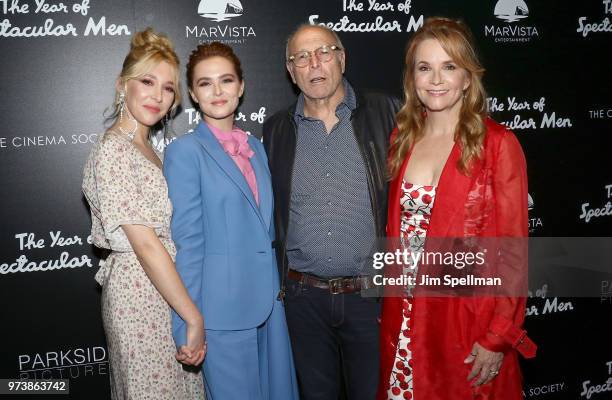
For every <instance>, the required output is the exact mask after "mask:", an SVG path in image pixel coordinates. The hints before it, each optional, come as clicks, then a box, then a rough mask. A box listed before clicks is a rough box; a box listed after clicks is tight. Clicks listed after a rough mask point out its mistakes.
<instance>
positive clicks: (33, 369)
mask: <svg viewBox="0 0 612 400" xmlns="http://www.w3.org/2000/svg"><path fill="white" fill-rule="evenodd" d="M199 3H203V4H202V7H204V8H206V7H209V6H210V4H212V3H214V1H212V0H209V1H207V0H203V1H201V2H199V1H197V0H177V1H172V2H169V1H161V0H133V1H119V0H105V1H101V0H80V1H63V2H61V3H60V2H58V1H53V0H47V1H42V0H38V1H26V0H0V12H2V14H3V15H2V17H0V54H2V57H0V71H1V73H2V80H1V84H0V85H1V86H0V93H1V94H2V101H1V102H0V110H1V111H0V113H1V115H2V125H0V183H1V188H2V189H1V190H2V207H1V208H0V221H1V224H2V229H1V231H0V244H1V249H2V252H1V255H0V300H1V305H2V319H1V321H2V322H1V325H0V326H1V327H0V332H1V337H0V339H1V342H0V343H1V344H0V350H1V357H0V377H2V378H15V377H32V378H33V377H39V378H40V377H42V378H59V377H64V378H66V377H67V378H70V380H71V394H70V397H71V398H75V399H79V398H88V399H97V398H99V399H105V398H108V397H109V395H108V384H107V382H108V373H109V372H108V362H107V361H108V358H107V357H108V355H107V351H106V344H105V341H104V335H103V330H102V326H101V319H100V311H99V309H100V303H99V289H98V288H97V287H96V283H95V282H94V280H93V276H94V274H95V272H96V270H97V268H98V265H99V262H100V261H99V254H98V253H97V252H96V251H95V250H94V249H93V247H92V246H91V244H90V243H89V242H88V235H89V229H90V219H89V215H88V210H87V208H86V206H85V202H84V200H83V197H82V195H81V191H80V187H81V171H82V166H83V164H84V161H85V158H86V156H87V154H88V152H89V150H90V148H91V146H92V144H93V143H94V142H95V140H96V139H97V135H98V134H99V133H101V132H103V130H104V126H103V116H102V113H103V111H104V109H105V108H106V107H107V106H108V105H110V103H111V102H112V100H113V93H114V80H115V78H116V75H117V73H118V72H119V69H120V65H121V62H122V60H123V57H124V56H125V54H126V52H127V50H128V46H129V40H130V36H131V34H133V33H135V32H137V31H138V30H141V29H143V28H144V27H146V26H153V27H154V28H155V29H156V30H160V31H163V32H166V33H167V34H168V35H169V36H170V37H171V38H172V39H173V40H174V42H175V44H176V47H177V53H178V54H179V57H180V58H181V60H186V58H187V56H188V54H189V52H190V51H191V49H192V48H194V47H195V46H196V45H197V44H198V43H200V42H203V41H209V40H221V41H225V42H227V43H229V44H231V45H233V46H234V48H235V50H236V52H237V54H238V55H239V56H240V57H241V59H242V61H243V66H244V71H245V79H246V92H245V96H244V100H243V102H242V105H241V107H240V112H241V113H242V114H240V115H241V119H240V120H239V121H237V123H238V125H240V126H242V127H243V128H244V129H246V130H248V131H250V132H251V133H252V134H254V135H258V136H259V135H261V126H262V122H263V119H264V118H265V117H267V116H269V115H271V114H272V113H274V112H276V111H278V110H279V109H281V108H283V107H285V106H286V105H288V104H289V103H290V102H291V101H293V99H294V96H295V92H294V89H293V88H292V86H291V84H290V81H289V79H288V78H287V74H286V72H285V68H284V39H285V37H286V36H287V34H288V33H290V32H291V31H292V29H293V28H294V27H295V26H296V25H297V24H299V23H302V22H308V21H310V22H314V23H329V24H333V29H334V30H336V31H337V32H338V33H339V35H340V36H341V38H342V40H343V42H344V45H345V47H346V49H347V51H346V52H347V60H348V61H347V73H346V75H347V76H348V78H349V79H350V81H351V82H352V83H353V84H354V85H355V86H357V87H362V88H371V89H377V90H381V91H385V92H388V93H391V94H395V95H397V96H400V95H401V79H402V58H403V52H404V48H405V44H406V41H407V39H408V38H409V37H410V35H411V33H412V32H414V30H415V29H416V28H417V27H418V26H420V25H421V24H422V21H423V19H424V18H427V17H428V16H433V15H445V16H451V17H456V18H462V19H463V20H464V21H465V22H466V23H467V24H468V25H469V26H470V27H471V28H472V30H473V32H474V34H475V37H476V40H477V42H478V46H479V51H480V54H481V58H482V61H483V62H484V64H485V66H486V68H487V72H486V75H485V84H486V87H487V89H488V92H489V96H490V103H489V105H490V106H491V111H492V116H493V118H495V119H496V120H498V121H500V122H505V123H506V124H507V125H508V126H510V127H511V128H512V129H513V130H514V132H515V133H516V134H517V136H518V138H519V140H520V141H521V143H522V145H523V148H524V150H525V153H526V156H527V160H528V173H529V184H530V187H529V192H530V200H531V201H530V231H531V235H532V236H535V237H538V236H610V235H609V232H610V227H611V226H612V219H611V218H610V215H612V210H609V211H605V212H602V213H600V214H601V215H600V216H593V217H591V218H589V219H588V220H587V218H584V217H581V215H582V214H583V210H586V211H588V210H595V209H599V208H602V207H606V203H608V204H609V201H610V198H612V186H609V185H612V170H611V168H610V164H609V153H610V148H611V145H612V138H611V135H610V134H611V133H612V98H611V96H610V94H609V93H608V92H609V90H610V88H611V85H610V61H609V54H610V49H611V48H612V46H611V43H612V40H611V39H612V27H611V25H610V22H609V20H610V19H611V18H612V2H611V1H610V0H603V1H600V0H591V1H582V2H563V1H562V2H559V1H551V0H539V1H535V0H528V2H527V3H525V2H523V1H520V0H519V1H516V0H499V1H497V0H486V1H476V0H471V1H461V2H459V1H443V0H431V1H425V0H414V1H411V0H401V1H400V0H391V1H389V2H387V1H381V0H379V1H374V0H363V1H360V0H354V1H353V0H343V1H340V0H335V1H324V0H311V1H281V0H266V1H252V0H242V6H243V11H242V12H241V13H238V15H236V16H230V17H228V19H225V20H221V21H218V20H219V19H223V18H222V16H221V15H209V16H208V17H204V16H200V15H199V14H198V6H200V4H199ZM517 7H518V8H517ZM503 8H508V9H510V10H523V11H522V12H518V14H520V15H518V16H513V14H515V13H514V12H510V14H511V16H510V17H504V16H503V15H496V14H500V10H501V9H503ZM496 10H497V12H496ZM211 17H216V18H211ZM185 94H186V93H185ZM185 98H186V97H185ZM195 123H196V122H195V112H194V110H193V106H192V105H191V104H190V103H189V102H188V101H187V100H186V101H184V102H183V109H182V110H181V112H180V113H179V115H178V116H177V118H176V119H175V121H174V129H175V131H176V132H177V133H179V134H182V133H183V132H185V131H187V130H189V129H191V128H193V127H194V126H195ZM608 209H610V206H608ZM607 283H608V282H602V289H601V296H597V297H594V296H593V297H591V298H552V297H549V296H546V293H545V290H542V288H543V287H545V285H546V284H547V283H546V282H537V283H536V284H535V285H533V286H532V293H531V298H530V299H529V304H528V317H527V323H526V324H527V327H528V329H529V331H530V335H531V336H532V337H533V339H534V340H535V341H536V342H537V343H538V344H539V346H540V348H539V354H538V357H537V359H535V360H534V361H529V362H524V363H523V367H524V374H525V396H526V397H527V398H533V399H540V398H542V399H582V398H585V399H594V400H600V399H611V398H612V344H611V341H610V333H611V332H612V331H611V328H610V326H609V325H610V324H609V323H608V322H609V321H610V315H612V314H611V311H612V293H610V291H609V290H606V286H605V285H606V284H607ZM577 284H579V282H577ZM611 287H612V283H610V286H608V288H611ZM543 297H545V298H543ZM555 301H556V302H555ZM597 385H603V386H597ZM37 398H40V396H38V397H37Z"/></svg>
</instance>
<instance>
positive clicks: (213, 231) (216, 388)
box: [164, 42, 298, 400]
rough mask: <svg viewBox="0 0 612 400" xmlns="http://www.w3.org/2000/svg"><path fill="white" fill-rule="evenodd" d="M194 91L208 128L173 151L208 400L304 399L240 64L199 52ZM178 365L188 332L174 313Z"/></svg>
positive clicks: (183, 250)
mask: <svg viewBox="0 0 612 400" xmlns="http://www.w3.org/2000/svg"><path fill="white" fill-rule="evenodd" d="M187 80H188V85H189V93H190V95H191V97H192V99H193V100H194V101H195V102H196V103H197V104H198V106H199V108H200V111H201V114H202V117H203V121H201V122H200V123H199V125H198V126H197V128H196V129H195V131H194V132H193V133H192V134H186V135H183V136H182V137H181V138H179V139H177V140H175V141H174V142H173V143H171V144H170V145H169V146H168V148H167V149H166V155H165V160H164V174H165V176H166V179H167V181H168V189H169V195H170V199H171V201H172V205H173V207H174V213H173V217H172V224H171V229H172V238H173V239H174V241H175V243H176V247H177V255H176V267H177V270H178V272H179V274H180V276H181V278H182V279H183V282H184V283H185V286H186V288H187V290H188V291H189V294H190V295H191V298H192V299H193V301H194V302H195V304H196V305H197V306H198V307H199V309H200V311H201V312H202V315H203V316H204V326H205V331H206V340H207V353H206V358H205V360H204V364H203V371H204V381H205V387H206V392H207V398H208V400H231V399H240V400H244V399H253V400H267V399H270V400H279V399H282V400H291V399H297V397H298V395H297V383H296V379H295V372H294V367H293V359H292V355H291V345H290V341H289V337H288V333H287V326H286V322H285V314H284V309H283V304H282V302H280V301H279V300H277V296H278V292H279V279H278V272H277V268H276V261H275V260H276V258H275V254H274V249H273V248H272V242H273V240H274V228H273V227H274V224H273V222H272V207H273V196H272V188H271V182H270V172H269V170H268V163H267V159H266V155H265V152H264V148H263V146H262V144H261V142H260V141H259V140H257V138H255V137H252V136H249V135H247V134H246V133H245V132H243V131H241V130H240V129H238V128H236V127H235V126H234V125H233V122H234V113H235V111H236V108H237V107H238V102H239V100H240V97H241V96H242V93H243V91H244V82H243V79H242V69H241V66H240V61H239V60H238V58H237V57H236V55H235V54H234V52H233V51H232V49H231V47H229V46H227V45H225V44H221V43H218V42H213V43H210V44H205V45H200V46H198V47H197V48H196V50H194V51H193V52H192V54H191V56H190V58H189V63H188V65H187ZM173 334H174V339H175V342H176V344H177V347H178V349H179V356H178V357H179V358H181V357H184V358H187V354H188V351H185V352H184V353H183V352H182V349H183V346H184V344H185V343H186V325H185V322H184V321H183V320H182V319H181V318H180V316H178V315H177V314H174V315H173Z"/></svg>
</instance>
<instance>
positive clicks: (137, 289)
mask: <svg viewBox="0 0 612 400" xmlns="http://www.w3.org/2000/svg"><path fill="white" fill-rule="evenodd" d="M178 64H179V62H178V58H177V56H176V54H175V52H174V49H173V45H172V43H171V42H170V40H169V39H168V38H167V37H165V36H164V35H160V34H157V33H155V32H153V31H152V30H151V29H150V28H149V29H147V30H145V31H143V32H139V33H137V34H135V35H134V37H133V38H132V43H131V48H130V51H129V53H128V55H127V56H126V58H125V61H124V63H123V68H122V71H121V73H120V75H119V78H118V79H117V82H116V89H117V93H116V101H115V117H116V119H115V121H114V124H113V125H112V126H111V128H110V129H109V130H108V131H107V132H106V133H105V134H104V135H103V136H102V138H101V139H100V141H99V142H98V143H97V144H96V146H95V147H94V149H93V150H92V152H91V154H90V156H89V158H88V160H87V163H86V165H85V169H84V177H83V192H84V194H85V197H86V198H87V201H88V202H89V205H90V208H91V215H92V229H91V233H92V238H93V243H94V244H95V245H96V246H97V247H100V248H105V249H110V250H111V253H110V255H109V256H108V258H107V259H106V261H105V264H104V266H103V267H102V268H100V270H99V271H98V273H97V274H96V280H97V281H98V282H99V283H100V285H102V319H103V322H104V331H105V333H106V339H107V343H108V350H109V359H110V384H111V398H112V399H121V400H123V399H130V400H134V399H196V398H198V399H202V398H204V391H203V384H202V378H201V374H200V373H196V372H187V371H186V370H185V369H184V368H183V366H182V365H181V364H180V363H179V361H181V362H183V363H184V364H187V365H193V366H196V365H198V364H200V363H201V362H202V360H203V358H204V355H205V351H206V348H205V342H204V327H203V318H202V315H201V314H200V312H199V311H198V309H197V308H196V306H195V305H194V304H193V302H192V301H191V299H190V298H189V295H188V294H187V291H186V290H185V287H184V286H183V283H182V281H181V280H180V277H179V275H178V274H177V272H176V269H175V265H174V256H175V254H176V249H175V247H174V244H173V243H172V240H171V238H170V217H171V214H172V206H171V203H170V201H169V200H168V189H167V186H166V182H165V180H164V177H163V174H162V171H161V166H162V165H161V158H160V155H159V154H157V153H156V151H155V149H154V148H153V147H152V146H151V143H150V141H149V133H150V130H151V127H152V126H154V125H155V124H157V123H158V122H159V121H160V120H162V119H163V118H164V117H166V116H168V115H171V114H172V112H173V111H174V110H175V109H176V107H177V106H178V104H179V103H180V88H179V72H178ZM166 119H167V118H166ZM170 307H172V308H173V309H174V310H176V312H177V313H178V314H179V315H181V317H182V318H184V320H185V321H187V322H188V326H187V331H188V342H187V344H186V345H185V346H182V347H181V348H180V349H179V351H178V353H177V350H176V348H175V346H174V343H173V340H172V332H171V324H170V318H171V317H170ZM177 360H179V361H177Z"/></svg>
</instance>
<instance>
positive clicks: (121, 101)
mask: <svg viewBox="0 0 612 400" xmlns="http://www.w3.org/2000/svg"><path fill="white" fill-rule="evenodd" d="M124 110H125V92H124V91H123V90H122V91H120V92H119V125H120V126H119V130H120V131H121V133H123V134H124V135H127V137H128V138H129V139H130V141H132V140H134V135H135V134H136V129H138V121H136V118H134V117H133V116H132V114H130V112H129V111H126V114H127V119H128V120H129V121H131V122H133V123H134V128H133V129H131V130H129V131H127V130H125V129H123V127H122V126H121V123H122V122H123V111H124Z"/></svg>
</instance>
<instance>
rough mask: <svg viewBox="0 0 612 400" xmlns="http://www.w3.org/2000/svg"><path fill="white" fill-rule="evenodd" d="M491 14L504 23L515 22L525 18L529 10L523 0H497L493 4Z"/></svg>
mask: <svg viewBox="0 0 612 400" xmlns="http://www.w3.org/2000/svg"><path fill="white" fill-rule="evenodd" d="M493 14H495V16H496V17H497V18H499V19H503V20H504V21H506V22H515V21H518V20H519V19H522V18H527V16H528V15H529V8H527V4H525V2H524V1H523V0H499V1H498V2H497V4H495V11H493Z"/></svg>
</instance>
